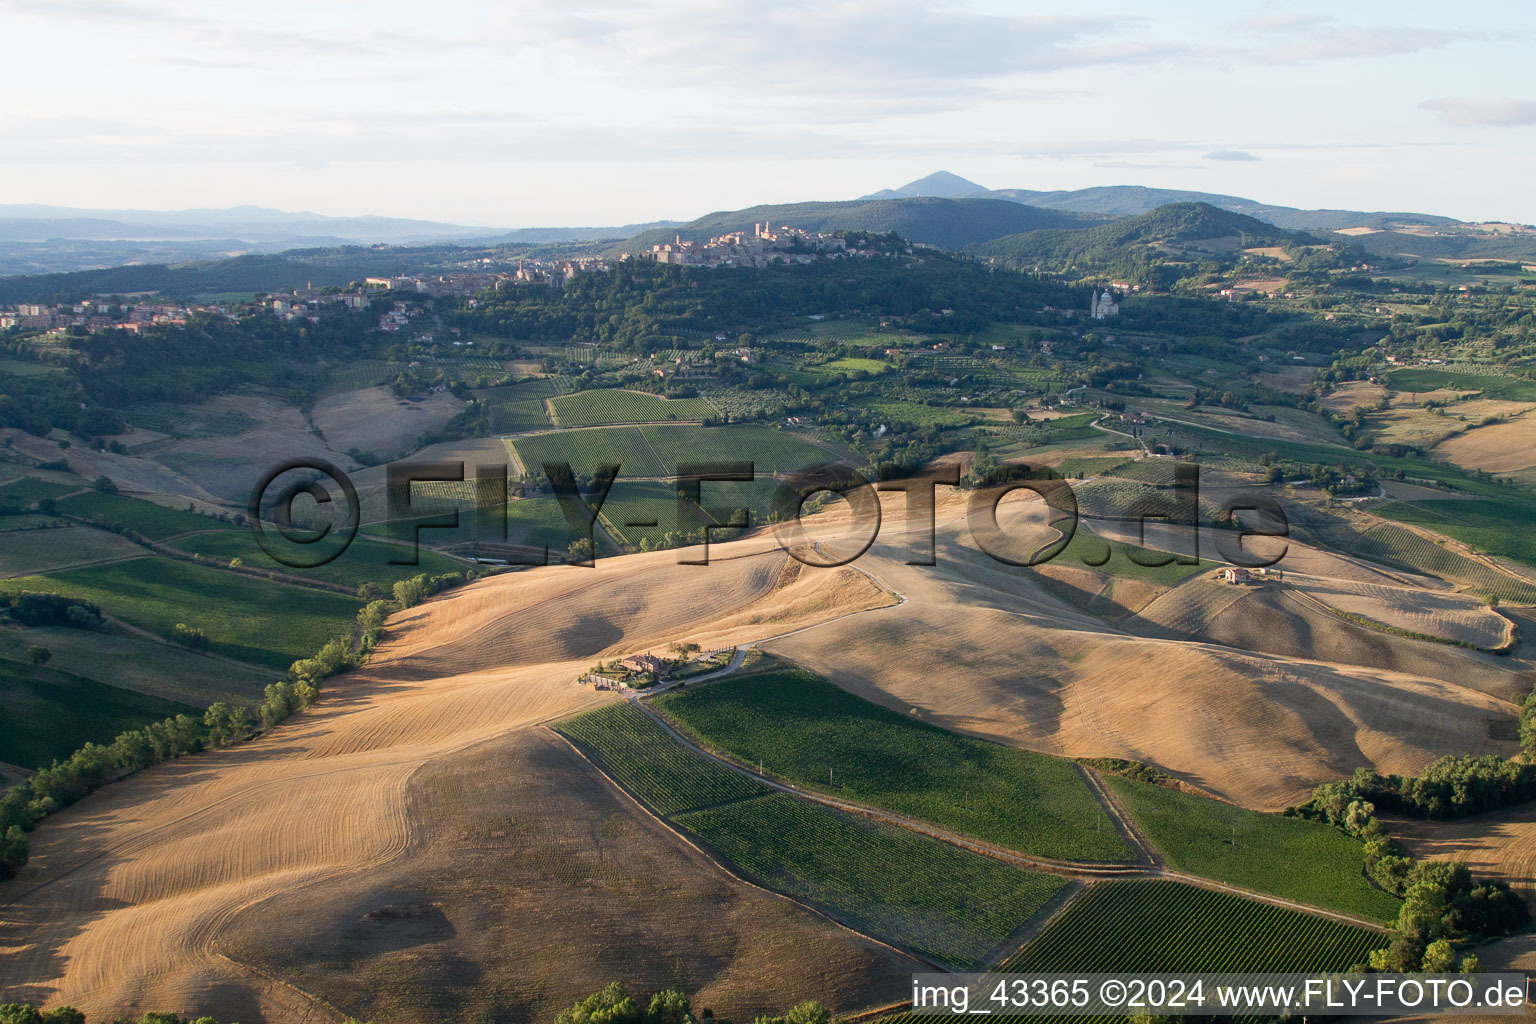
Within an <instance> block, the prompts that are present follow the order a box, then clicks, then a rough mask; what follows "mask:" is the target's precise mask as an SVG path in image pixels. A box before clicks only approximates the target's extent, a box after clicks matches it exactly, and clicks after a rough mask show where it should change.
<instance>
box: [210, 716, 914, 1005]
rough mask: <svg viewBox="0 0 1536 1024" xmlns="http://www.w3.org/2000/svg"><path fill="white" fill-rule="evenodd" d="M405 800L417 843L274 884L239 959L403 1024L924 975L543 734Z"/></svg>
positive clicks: (527, 735)
mask: <svg viewBox="0 0 1536 1024" xmlns="http://www.w3.org/2000/svg"><path fill="white" fill-rule="evenodd" d="M405 799H406V806H407V813H408V817H409V819H410V821H411V822H413V823H414V825H415V828H414V829H413V835H412V840H411V842H410V844H409V846H408V847H407V848H406V849H405V850H404V851H403V852H402V853H401V855H400V856H398V857H397V858H395V859H394V860H393V861H391V862H390V863H389V864H387V865H382V866H381V867H380V868H378V869H377V870H376V871H374V872H370V873H369V874H367V875H366V876H362V877H356V878H350V879H342V880H338V881H337V882H336V883H332V884H327V885H326V886H325V887H324V888H323V889H321V890H319V891H317V890H316V888H315V887H307V888H304V889H298V890H295V891H292V892H288V893H284V894H281V895H279V896H277V897H275V898H274V899H273V900H272V901H270V902H269V903H267V904H265V905H263V906H260V907H258V908H256V909H255V911H254V912H253V913H252V914H251V915H250V916H249V920H246V921H243V922H242V923H241V926H240V927H239V928H238V929H236V930H233V931H232V932H231V934H230V937H229V941H228V944H227V946H226V949H227V950H228V952H229V954H230V955H231V956H232V957H233V958H234V959H236V960H238V961H241V962H246V963H251V964H253V965H255V966H257V967H259V968H261V969H263V970H266V971H269V972H271V973H273V974H280V975H281V976H283V977H285V978H287V979H289V980H290V981H292V982H293V983H294V984H296V985H297V986H298V987H299V988H301V989H304V990H305V991H308V992H313V993H315V994H316V995H319V996H321V997H323V998H324V999H326V1000H327V1001H328V1002H331V1003H333V1004H335V1005H337V1006H340V1007H345V1008H346V1009H347V1011H348V1012H349V1013H356V1014H357V1015H358V1016H359V1017H360V1018H361V1019H364V1020H391V1021H409V1020H444V1019H453V1020H464V1019H475V1018H477V1017H484V1018H492V1019H508V1018H510V1019H516V1020H532V1021H547V1020H552V1019H553V1018H554V1015H555V1014H556V1013H557V1012H558V1011H559V1010H561V1009H563V1008H564V1006H565V1005H567V1004H568V1003H569V1002H570V1000H571V994H572V993H584V992H589V991H595V990H596V989H598V988H601V987H602V986H603V985H605V984H607V983H608V982H609V981H610V980H613V979H615V978H619V979H623V980H624V982H625V983H626V984H627V985H628V986H629V988H630V991H632V992H634V991H642V992H643V991H653V990H656V989H660V988H663V987H666V986H668V985H681V986H682V987H683V988H685V989H686V990H687V991H689V992H690V993H696V995H695V996H694V1005H695V1007H696V1012H697V1009H702V1008H703V1007H705V1006H709V1007H712V1008H714V1009H715V1011H716V1012H717V1013H721V1014H725V1013H729V1014H730V1015H731V1016H732V1018H733V1019H736V1020H743V1019H750V1018H751V1017H753V1016H755V1015H758V1014H773V1013H782V1012H783V1010H784V1009H785V1008H786V1007H788V1006H791V1005H793V1004H794V1003H796V1002H798V1001H800V1000H801V999H807V998H813V997H818V996H819V994H821V993H827V994H828V996H827V997H826V998H828V1000H829V1002H830V1003H831V1004H832V1005H833V1006H834V1008H835V1009H836V1010H838V1011H844V1012H846V1011H851V1010H858V1009H862V1008H864V1007H867V1006H871V1005H876V1004H878V1003H881V1002H885V1001H888V1000H889V993H890V992H892V991H895V990H899V989H900V988H901V987H902V985H903V983H904V982H905V980H906V976H907V975H910V973H911V972H912V971H914V970H920V969H922V968H921V966H920V965H918V964H917V963H916V962H914V961H912V960H909V959H908V958H906V957H904V956H901V955H899V954H896V953H894V952H892V951H891V950H889V949H887V948H885V947H883V946H880V945H879V944H877V943H875V942H871V941H868V940H865V939H862V938H860V937H858V936H855V935H853V934H851V933H849V932H848V931H846V930H845V929H843V928H841V927H838V926H837V925H834V924H832V923H831V922H829V921H826V920H824V919H822V918H820V917H818V916H815V915H813V914H810V913H808V912H806V911H804V910H802V909H801V908H800V907H797V906H795V905H794V904H792V903H790V902H789V901H787V900H783V899H780V898H778V897H776V896H773V895H770V894H768V893H764V892H762V891H760V890H757V889H755V888H752V887H750V886H746V885H743V884H741V883H740V882H738V881H736V880H735V879H734V878H733V877H731V876H730V875H727V874H726V873H725V872H724V871H722V870H721V869H720V868H718V867H717V866H716V865H715V864H714V862H713V861H711V860H710V859H709V858H707V857H705V856H704V855H703V854H701V853H699V852H698V851H696V850H694V849H693V848H692V847H689V846H686V845H684V844H682V843H679V842H678V841H677V839H676V837H675V836H674V835H673V833H672V832H671V831H670V830H668V829H667V828H665V827H664V826H663V825H661V824H660V823H659V822H657V821H656V820H655V819H654V818H652V817H651V816H650V815H649V814H648V813H646V812H644V811H643V810H641V809H639V808H638V807H637V806H636V805H635V804H634V803H633V801H631V800H630V799H629V798H628V797H627V796H624V795H623V794H621V793H619V792H618V791H617V790H616V789H614V788H613V786H612V785H611V784H610V783H608V782H607V780H606V779H604V778H603V777H602V776H601V775H599V774H598V773H597V772H596V771H595V770H593V769H592V767H591V766H590V765H589V764H588V763H587V762H586V761H585V760H584V759H582V758H581V757H580V756H578V755H577V754H575V753H574V752H573V751H572V750H571V748H570V747H569V746H568V745H567V744H566V743H565V742H564V741H563V740H561V739H559V738H558V737H556V736H554V735H552V734H551V733H549V732H547V731H546V730H543V729H534V730H522V731H518V732H514V733H511V734H509V735H508V736H506V737H504V738H500V739H495V740H491V741H489V742H487V743H483V744H480V745H477V746H475V747H471V748H468V749H466V750H463V751H461V752H459V753H456V754H453V755H450V756H448V757H445V758H443V759H441V760H438V761H434V762H433V763H431V764H430V765H429V766H427V767H426V768H424V769H423V770H421V771H420V772H419V773H417V774H416V776H415V777H414V778H413V779H412V780H411V782H410V784H409V786H408V787H407V790H406V793H405Z"/></svg>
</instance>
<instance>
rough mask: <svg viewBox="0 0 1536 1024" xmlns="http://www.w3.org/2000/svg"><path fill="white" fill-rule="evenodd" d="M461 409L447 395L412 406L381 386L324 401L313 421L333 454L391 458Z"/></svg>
mask: <svg viewBox="0 0 1536 1024" xmlns="http://www.w3.org/2000/svg"><path fill="white" fill-rule="evenodd" d="M463 408H464V403H463V402H461V401H459V399H457V398H455V397H454V396H452V395H450V394H448V393H447V392H439V393H437V394H433V395H428V396H427V397H425V398H422V399H420V400H416V401H412V400H409V399H404V398H399V397H397V396H396V395H395V393H394V392H393V391H391V390H390V389H389V388H386V387H379V388H364V389H363V390H361V391H345V392H342V393H341V394H339V395H330V396H329V397H326V398H322V399H320V400H319V401H318V402H316V403H315V407H314V409H313V410H312V411H311V413H310V418H311V419H313V420H314V422H315V426H317V427H319V428H320V433H322V434H324V435H325V440H326V443H327V444H329V445H330V446H331V448H333V449H334V450H336V451H338V452H347V451H351V450H352V449H354V448H356V449H358V450H359V451H365V452H372V453H374V454H375V455H377V456H379V457H380V458H389V457H392V456H396V455H401V454H404V453H405V452H408V451H410V450H411V449H413V448H415V447H416V440H417V438H419V437H421V435H422V434H425V433H429V432H431V431H435V430H441V429H442V427H443V425H444V424H445V423H447V422H448V421H449V420H451V419H453V417H454V416H456V415H457V414H458V412H459V411H460V410H461V409H463Z"/></svg>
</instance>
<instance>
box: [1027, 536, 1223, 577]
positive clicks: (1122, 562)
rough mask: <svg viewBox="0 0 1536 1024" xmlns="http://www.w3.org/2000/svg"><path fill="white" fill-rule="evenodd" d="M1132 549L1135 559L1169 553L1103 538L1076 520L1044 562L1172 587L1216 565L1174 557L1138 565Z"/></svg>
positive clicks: (1203, 560) (1153, 558)
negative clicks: (1185, 562)
mask: <svg viewBox="0 0 1536 1024" xmlns="http://www.w3.org/2000/svg"><path fill="white" fill-rule="evenodd" d="M1133 551H1135V552H1137V557H1138V558H1141V559H1144V560H1156V561H1160V560H1162V559H1164V558H1167V557H1168V556H1169V555H1170V554H1171V553H1170V552H1166V551H1154V550H1151V549H1148V548H1138V547H1133V546H1132V545H1130V544H1122V543H1121V542H1120V541H1117V540H1105V539H1104V538H1103V537H1100V536H1099V535H1098V534H1096V533H1094V532H1093V531H1092V530H1091V529H1089V528H1088V524H1087V523H1084V522H1079V523H1078V524H1077V529H1076V530H1075V531H1074V532H1073V534H1072V540H1071V541H1069V542H1068V543H1067V546H1066V547H1064V548H1062V549H1061V550H1060V551H1059V552H1057V554H1056V555H1055V556H1053V557H1052V558H1051V559H1050V560H1049V561H1047V562H1045V563H1044V564H1046V565H1065V566H1072V567H1076V568H1086V569H1092V570H1093V571H1094V572H1102V573H1104V574H1105V575H1106V576H1117V577H1120V578H1122V579H1128V580H1143V581H1145V582H1148V583H1157V584H1161V585H1162V586H1165V587H1172V586H1175V585H1177V584H1178V583H1179V582H1180V581H1182V580H1184V579H1186V578H1187V577H1190V576H1193V575H1194V574H1195V573H1197V572H1201V571H1202V570H1205V569H1210V568H1212V567H1214V566H1215V565H1216V563H1215V562H1212V561H1209V560H1207V559H1202V560H1201V562H1200V564H1199V565H1181V564H1179V560H1178V559H1177V558H1175V559H1174V560H1172V561H1170V562H1169V563H1168V564H1167V565H1156V566H1148V565H1141V564H1139V563H1137V562H1134V561H1132V560H1131V552H1133Z"/></svg>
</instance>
